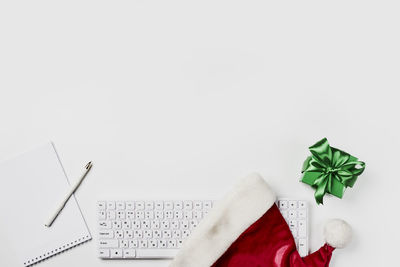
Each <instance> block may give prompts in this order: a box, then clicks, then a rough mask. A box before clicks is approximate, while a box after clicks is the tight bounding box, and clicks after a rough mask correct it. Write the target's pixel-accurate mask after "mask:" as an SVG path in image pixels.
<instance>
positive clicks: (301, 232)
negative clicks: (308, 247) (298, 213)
mask: <svg viewBox="0 0 400 267" xmlns="http://www.w3.org/2000/svg"><path fill="white" fill-rule="evenodd" d="M299 237H307V226H306V221H305V220H299Z"/></svg>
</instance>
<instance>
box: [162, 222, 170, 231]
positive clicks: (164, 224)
mask: <svg viewBox="0 0 400 267" xmlns="http://www.w3.org/2000/svg"><path fill="white" fill-rule="evenodd" d="M169 225H170V224H169V221H167V220H164V221H162V222H161V229H168V228H169Z"/></svg>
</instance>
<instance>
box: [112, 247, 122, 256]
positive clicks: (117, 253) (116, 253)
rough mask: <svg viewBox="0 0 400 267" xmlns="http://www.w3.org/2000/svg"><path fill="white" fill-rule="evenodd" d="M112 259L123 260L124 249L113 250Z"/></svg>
mask: <svg viewBox="0 0 400 267" xmlns="http://www.w3.org/2000/svg"><path fill="white" fill-rule="evenodd" d="M111 258H122V249H111Z"/></svg>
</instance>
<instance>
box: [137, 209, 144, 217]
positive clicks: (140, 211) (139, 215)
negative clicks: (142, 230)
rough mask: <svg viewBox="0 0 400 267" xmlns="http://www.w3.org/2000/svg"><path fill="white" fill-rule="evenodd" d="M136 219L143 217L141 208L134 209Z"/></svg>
mask: <svg viewBox="0 0 400 267" xmlns="http://www.w3.org/2000/svg"><path fill="white" fill-rule="evenodd" d="M136 219H144V211H143V210H138V211H136Z"/></svg>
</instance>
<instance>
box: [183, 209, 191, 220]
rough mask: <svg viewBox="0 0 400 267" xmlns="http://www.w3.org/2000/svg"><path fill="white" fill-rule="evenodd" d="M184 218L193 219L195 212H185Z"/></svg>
mask: <svg viewBox="0 0 400 267" xmlns="http://www.w3.org/2000/svg"><path fill="white" fill-rule="evenodd" d="M183 218H184V219H192V218H193V211H191V210H189V211H184V212H183Z"/></svg>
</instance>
